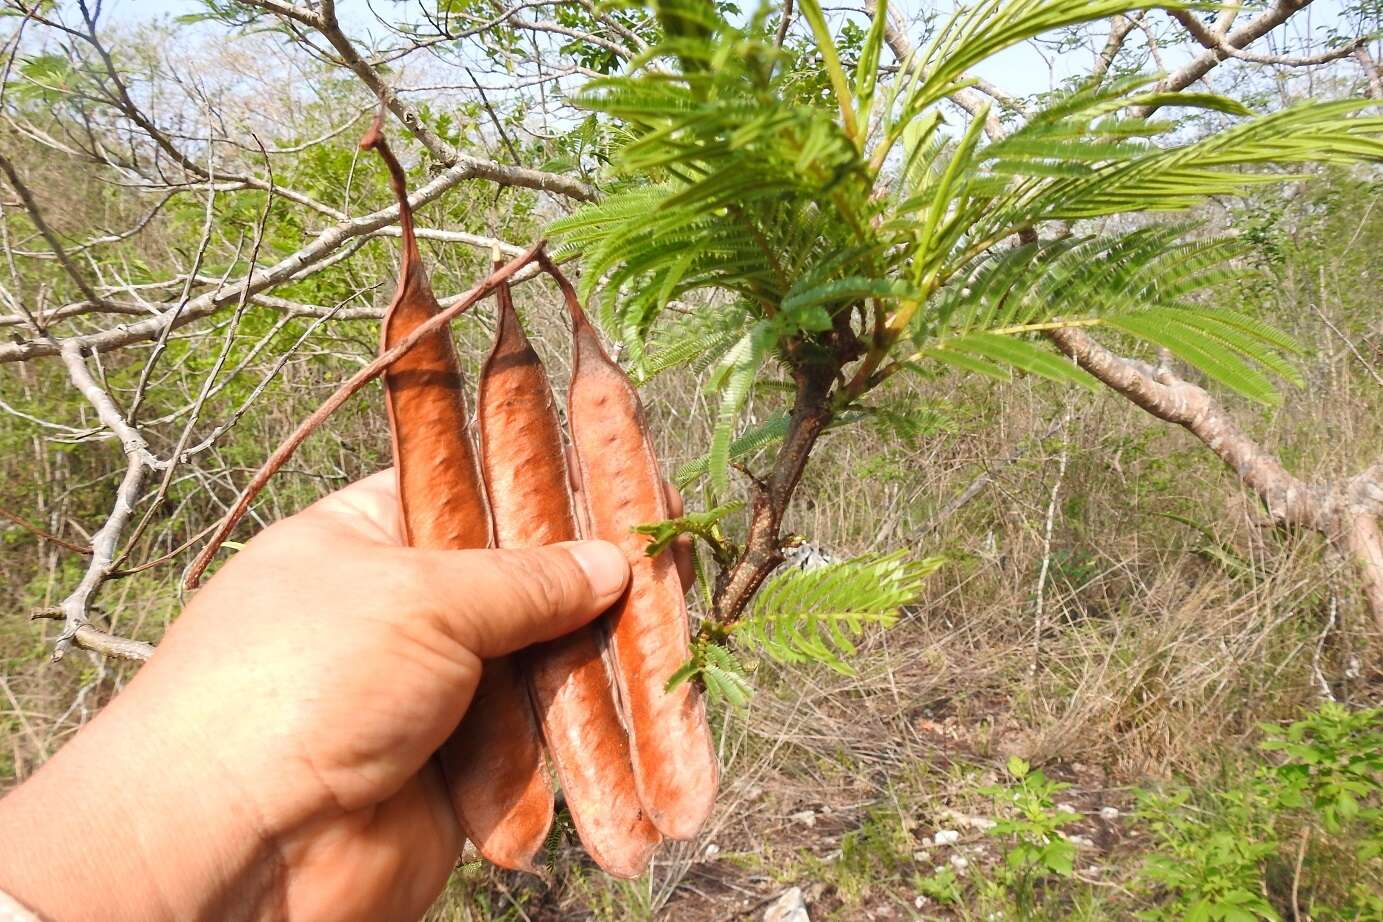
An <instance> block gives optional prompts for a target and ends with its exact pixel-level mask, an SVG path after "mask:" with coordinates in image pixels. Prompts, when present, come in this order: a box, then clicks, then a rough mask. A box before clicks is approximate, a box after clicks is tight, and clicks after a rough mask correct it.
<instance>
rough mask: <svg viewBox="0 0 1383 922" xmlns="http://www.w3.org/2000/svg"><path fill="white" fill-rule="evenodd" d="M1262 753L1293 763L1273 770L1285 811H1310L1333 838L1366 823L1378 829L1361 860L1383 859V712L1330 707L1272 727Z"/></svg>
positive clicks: (1333, 704)
mask: <svg viewBox="0 0 1383 922" xmlns="http://www.w3.org/2000/svg"><path fill="white" fill-rule="evenodd" d="M1264 729H1265V731H1266V733H1267V739H1266V740H1265V741H1264V742H1263V743H1262V744H1261V746H1260V748H1262V749H1263V750H1265V751H1269V752H1281V753H1283V754H1284V755H1285V756H1286V757H1287V761H1285V762H1284V763H1283V764H1281V765H1279V766H1278V767H1277V768H1276V769H1274V770H1273V773H1272V774H1273V778H1274V780H1276V781H1277V782H1278V784H1279V789H1278V791H1277V798H1278V801H1279V803H1280V804H1281V805H1282V806H1284V807H1296V808H1303V807H1304V808H1309V809H1311V810H1313V811H1314V812H1315V813H1316V815H1317V816H1319V817H1320V821H1321V825H1322V826H1324V827H1325V831H1326V832H1329V833H1332V834H1333V833H1338V832H1340V831H1341V829H1342V828H1343V827H1344V826H1345V825H1348V824H1351V823H1354V822H1360V823H1362V824H1363V826H1364V827H1365V828H1369V827H1372V828H1373V829H1374V835H1372V836H1368V837H1367V841H1366V842H1365V843H1364V845H1363V848H1362V849H1361V852H1360V855H1359V858H1360V860H1368V859H1370V858H1374V857H1378V856H1379V855H1380V854H1383V839H1380V837H1379V831H1378V826H1379V824H1380V822H1383V809H1380V805H1379V789H1380V788H1379V785H1380V779H1383V708H1365V709H1363V710H1359V711H1349V710H1347V709H1346V708H1344V707H1342V706H1340V705H1339V704H1336V703H1335V702H1333V701H1328V702H1326V703H1325V704H1323V705H1321V707H1320V709H1319V710H1317V711H1315V712H1313V713H1311V714H1309V715H1308V716H1307V717H1305V718H1303V719H1302V720H1298V721H1296V722H1295V723H1293V724H1291V725H1290V726H1288V727H1287V728H1285V729H1282V728H1279V727H1275V726H1267V727H1265V728H1264Z"/></svg>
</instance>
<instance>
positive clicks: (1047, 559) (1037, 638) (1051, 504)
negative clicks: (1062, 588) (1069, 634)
mask: <svg viewBox="0 0 1383 922" xmlns="http://www.w3.org/2000/svg"><path fill="white" fill-rule="evenodd" d="M1070 421H1071V405H1070V403H1069V402H1068V403H1067V404H1066V410H1065V411H1064V412H1063V413H1062V415H1061V430H1062V431H1061V454H1060V455H1058V456H1057V468H1056V482H1055V483H1053V484H1052V494H1051V497H1050V498H1049V499H1048V500H1047V522H1046V526H1045V527H1044V528H1043V530H1042V568H1041V569H1040V570H1039V571H1038V574H1037V604H1036V606H1035V607H1034V610H1033V640H1032V665H1031V666H1029V667H1028V673H1029V674H1030V675H1034V676H1035V675H1037V672H1038V670H1039V669H1041V668H1042V633H1043V631H1044V630H1046V601H1047V573H1048V571H1049V570H1050V569H1051V565H1052V528H1053V526H1054V525H1055V523H1056V500H1057V496H1058V494H1059V493H1060V492H1061V482H1062V481H1063V480H1064V479H1065V478H1066V461H1067V458H1068V457H1069V456H1070V451H1071V443H1070V440H1069V439H1068V438H1067V432H1066V427H1067V425H1069V423H1070Z"/></svg>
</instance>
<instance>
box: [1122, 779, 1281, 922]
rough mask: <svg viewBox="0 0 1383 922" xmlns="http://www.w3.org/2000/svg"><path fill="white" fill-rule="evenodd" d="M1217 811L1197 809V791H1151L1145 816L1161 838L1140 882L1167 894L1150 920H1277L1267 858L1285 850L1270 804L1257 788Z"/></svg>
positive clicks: (1222, 802)
mask: <svg viewBox="0 0 1383 922" xmlns="http://www.w3.org/2000/svg"><path fill="white" fill-rule="evenodd" d="M1215 800H1216V802H1215V804H1214V809H1213V810H1212V811H1207V812H1205V813H1202V812H1201V811H1198V810H1196V809H1194V808H1193V805H1192V802H1191V791H1190V790H1189V789H1187V788H1183V789H1180V790H1177V791H1173V792H1172V793H1170V794H1166V795H1158V794H1146V795H1144V796H1143V797H1142V798H1140V801H1139V814H1138V815H1139V817H1140V819H1143V820H1145V821H1146V822H1147V825H1148V828H1149V829H1150V830H1151V832H1152V834H1153V836H1154V837H1155V843H1156V845H1155V848H1156V850H1155V851H1154V853H1153V854H1152V855H1150V856H1149V857H1148V859H1147V861H1146V862H1145V863H1144V865H1143V868H1142V871H1141V879H1142V880H1143V881H1144V883H1145V884H1150V885H1153V886H1155V887H1157V888H1160V889H1161V890H1162V891H1163V892H1165V893H1166V894H1167V898H1166V901H1165V902H1164V904H1163V905H1162V906H1161V907H1159V908H1158V909H1156V910H1149V911H1147V912H1144V913H1140V916H1141V917H1142V918H1146V919H1186V920H1192V922H1207V920H1212V919H1214V920H1229V922H1254V920H1257V919H1269V920H1276V919H1278V918H1279V916H1278V914H1277V912H1276V910H1274V909H1273V907H1272V905H1271V904H1269V903H1268V901H1267V900H1266V899H1265V898H1264V897H1263V890H1262V878H1263V868H1264V862H1265V861H1266V860H1267V858H1268V857H1269V856H1271V855H1273V854H1274V853H1275V852H1276V851H1277V849H1278V843H1277V840H1276V837H1275V835H1274V834H1273V830H1272V828H1271V826H1270V825H1269V824H1268V823H1266V822H1265V819H1264V817H1265V816H1266V814H1267V812H1268V810H1267V804H1266V803H1265V802H1264V800H1263V794H1262V792H1261V791H1259V790H1256V789H1254V788H1252V787H1250V788H1246V789H1241V790H1232V791H1227V792H1224V793H1222V794H1221V795H1220V796H1219V797H1217V798H1216V799H1215Z"/></svg>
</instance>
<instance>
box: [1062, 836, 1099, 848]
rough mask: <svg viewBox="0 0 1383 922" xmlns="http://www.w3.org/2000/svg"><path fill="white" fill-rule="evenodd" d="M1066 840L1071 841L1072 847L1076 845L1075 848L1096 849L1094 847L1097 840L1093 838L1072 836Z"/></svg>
mask: <svg viewBox="0 0 1383 922" xmlns="http://www.w3.org/2000/svg"><path fill="white" fill-rule="evenodd" d="M1066 839H1067V841H1069V842H1070V843H1071V844H1072V845H1075V846H1077V847H1079V848H1094V847H1095V840H1094V839H1092V838H1090V837H1089V836H1081V835H1071V836H1067V837H1066Z"/></svg>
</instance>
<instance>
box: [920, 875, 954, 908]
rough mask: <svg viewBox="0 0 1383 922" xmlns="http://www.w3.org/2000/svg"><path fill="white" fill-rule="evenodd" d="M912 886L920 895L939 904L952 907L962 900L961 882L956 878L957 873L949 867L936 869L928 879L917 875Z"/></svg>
mask: <svg viewBox="0 0 1383 922" xmlns="http://www.w3.org/2000/svg"><path fill="white" fill-rule="evenodd" d="M912 886H913V888H914V889H915V890H917V892H918V893H920V894H922V895H923V896H925V897H927V898H928V899H931V900H936V901H937V902H938V903H945V904H947V905H951V904H954V903H959V902H960V900H961V889H960V881H959V880H958V879H957V878H956V872H955V871H953V870H951V869H950V868H948V867H947V868H936V869H935V870H933V871H932V873H931V874H930V875H928V876H926V877H923V876H922V875H921V874H917V875H915V876H914V877H913V879H912Z"/></svg>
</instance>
